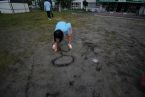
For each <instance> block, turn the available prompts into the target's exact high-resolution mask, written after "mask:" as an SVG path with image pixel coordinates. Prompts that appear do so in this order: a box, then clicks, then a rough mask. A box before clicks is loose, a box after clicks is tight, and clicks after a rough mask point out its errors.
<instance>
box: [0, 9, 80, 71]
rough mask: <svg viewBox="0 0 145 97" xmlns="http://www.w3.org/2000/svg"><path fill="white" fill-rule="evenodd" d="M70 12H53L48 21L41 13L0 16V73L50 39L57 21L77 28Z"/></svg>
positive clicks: (77, 24)
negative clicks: (65, 22) (66, 22)
mask: <svg viewBox="0 0 145 97" xmlns="http://www.w3.org/2000/svg"><path fill="white" fill-rule="evenodd" d="M71 13H72V12H61V13H59V12H54V18H53V19H52V20H51V21H49V20H48V19H47V15H46V13H45V12H43V11H37V12H32V13H21V14H0V25H1V26H0V45H1V47H0V53H1V54H0V71H3V70H5V68H6V67H7V65H9V64H15V63H16V62H17V61H18V60H19V58H23V57H29V56H30V55H31V53H32V48H34V47H35V46H36V45H37V44H38V43H39V42H48V40H49V39H51V38H52V32H53V30H54V27H55V24H56V22H57V21H60V20H64V21H69V22H71V23H72V25H73V26H79V25H80V24H79V22H78V21H77V20H76V19H75V18H77V16H75V15H72V14H71Z"/></svg>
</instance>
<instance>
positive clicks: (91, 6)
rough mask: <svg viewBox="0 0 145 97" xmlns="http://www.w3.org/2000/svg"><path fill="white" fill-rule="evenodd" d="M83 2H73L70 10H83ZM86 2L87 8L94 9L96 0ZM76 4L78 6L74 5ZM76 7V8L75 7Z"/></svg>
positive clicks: (80, 0)
mask: <svg viewBox="0 0 145 97" xmlns="http://www.w3.org/2000/svg"><path fill="white" fill-rule="evenodd" d="M83 1H84V0H74V1H73V2H72V3H73V4H72V8H74V9H83ZM86 1H87V2H88V6H87V7H88V8H95V7H96V0H86ZM76 3H78V4H76ZM77 5H78V6H77Z"/></svg>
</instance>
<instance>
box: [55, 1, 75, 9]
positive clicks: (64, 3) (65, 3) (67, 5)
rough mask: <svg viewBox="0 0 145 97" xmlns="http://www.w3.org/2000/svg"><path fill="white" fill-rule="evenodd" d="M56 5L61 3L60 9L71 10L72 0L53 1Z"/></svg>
mask: <svg viewBox="0 0 145 97" xmlns="http://www.w3.org/2000/svg"><path fill="white" fill-rule="evenodd" d="M55 1H56V3H61V6H62V8H71V3H72V1H73V0H55Z"/></svg>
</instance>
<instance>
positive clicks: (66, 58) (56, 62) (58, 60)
mask: <svg viewBox="0 0 145 97" xmlns="http://www.w3.org/2000/svg"><path fill="white" fill-rule="evenodd" d="M64 61H65V62H64ZM51 62H52V64H53V65H54V66H56V67H65V66H68V65H70V64H72V63H73V62H74V56H72V55H62V56H59V57H57V58H55V59H53V60H52V61H51Z"/></svg>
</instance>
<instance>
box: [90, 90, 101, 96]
mask: <svg viewBox="0 0 145 97" xmlns="http://www.w3.org/2000/svg"><path fill="white" fill-rule="evenodd" d="M92 97H102V96H101V93H99V92H96V91H93V92H92Z"/></svg>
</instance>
